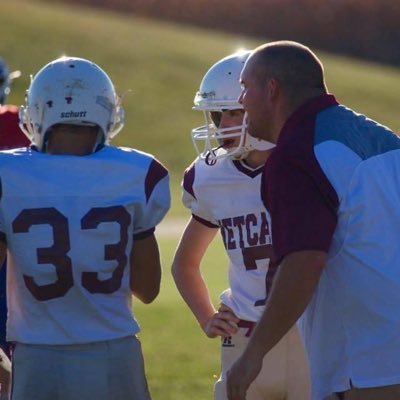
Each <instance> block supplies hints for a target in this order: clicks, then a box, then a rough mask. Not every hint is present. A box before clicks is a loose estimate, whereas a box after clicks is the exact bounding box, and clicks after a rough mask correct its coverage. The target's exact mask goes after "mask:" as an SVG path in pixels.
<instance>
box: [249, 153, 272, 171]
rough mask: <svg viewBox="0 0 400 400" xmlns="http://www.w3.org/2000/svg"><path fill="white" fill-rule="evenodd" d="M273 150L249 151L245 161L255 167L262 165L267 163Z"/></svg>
mask: <svg viewBox="0 0 400 400" xmlns="http://www.w3.org/2000/svg"><path fill="white" fill-rule="evenodd" d="M271 151H272V149H271V150H266V151H258V150H253V151H251V152H250V153H249V155H248V156H247V157H246V159H245V160H244V162H245V163H246V164H247V165H248V166H249V167H251V168H253V169H255V168H258V167H261V166H262V165H264V164H265V163H266V161H267V159H268V157H269V155H270V153H271Z"/></svg>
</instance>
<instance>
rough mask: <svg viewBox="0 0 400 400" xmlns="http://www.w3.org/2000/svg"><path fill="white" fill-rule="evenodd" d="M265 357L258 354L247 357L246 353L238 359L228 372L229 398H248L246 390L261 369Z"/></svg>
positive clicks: (238, 399) (233, 399)
mask: <svg viewBox="0 0 400 400" xmlns="http://www.w3.org/2000/svg"><path fill="white" fill-rule="evenodd" d="M262 362H263V358H262V357H259V356H258V355H256V356H255V357H252V358H251V359H250V357H247V355H246V353H243V355H242V356H241V357H240V358H239V359H237V360H236V362H235V363H234V364H233V365H232V367H231V369H230V370H229V371H228V372H227V380H226V393H227V396H228V400H246V392H247V389H248V388H249V386H250V385H251V383H252V382H253V381H254V379H256V377H257V375H258V374H259V373H260V371H261V367H262Z"/></svg>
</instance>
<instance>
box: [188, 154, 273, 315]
mask: <svg viewBox="0 0 400 400" xmlns="http://www.w3.org/2000/svg"><path fill="white" fill-rule="evenodd" d="M262 169H263V167H260V168H257V169H256V170H252V169H251V168H249V167H248V166H246V164H245V163H244V162H242V161H232V160H231V159H230V158H221V159H219V160H217V162H216V164H215V165H212V166H209V165H207V164H206V163H205V162H204V161H203V160H199V159H196V161H195V162H194V163H193V164H192V165H191V166H190V167H189V168H188V169H187V170H186V171H185V176H184V179H183V185H182V186H183V203H184V205H185V206H186V207H188V208H189V209H190V210H191V211H192V214H193V217H194V218H196V219H197V220H198V221H200V222H201V223H204V224H205V225H207V226H210V227H219V228H220V231H221V235H222V239H223V242H224V246H225V249H226V251H227V254H228V257H229V271H228V276H229V284H230V288H229V289H227V290H225V291H224V292H223V293H222V294H221V301H222V302H223V303H224V304H226V305H227V306H229V307H230V308H231V309H232V310H233V311H234V313H235V314H236V316H237V317H239V318H241V319H244V320H249V321H258V319H259V318H260V317H261V314H262V312H263V310H264V306H265V302H266V298H267V293H268V288H269V287H270V284H271V283H272V278H273V275H274V273H275V271H276V266H275V265H274V264H273V263H272V262H270V258H271V256H272V244H271V233H270V223H269V220H270V218H269V215H268V213H267V212H266V210H265V207H264V205H263V203H262V201H261V195H260V186H261V174H262Z"/></svg>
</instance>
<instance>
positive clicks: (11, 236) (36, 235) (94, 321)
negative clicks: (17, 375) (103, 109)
mask: <svg viewBox="0 0 400 400" xmlns="http://www.w3.org/2000/svg"><path fill="white" fill-rule="evenodd" d="M45 166H46V167H45ZM0 180H1V199H0V232H1V235H2V240H3V241H6V243H7V247H8V250H9V254H8V266H7V268H8V272H9V281H10V282H9V283H10V285H9V321H8V329H9V337H11V338H12V339H13V340H15V341H19V342H25V343H41V342H42V343H43V340H44V335H45V336H46V338H45V339H46V342H45V343H48V344H49V343H52V344H65V343H74V341H75V340H80V341H82V336H86V335H87V337H88V338H91V340H93V337H95V338H96V339H97V340H99V341H100V340H107V339H110V338H113V337H116V336H117V337H123V336H124V335H125V334H126V336H128V335H131V334H132V333H136V332H137V331H138V330H139V329H138V325H137V323H136V321H135V320H134V319H133V318H132V312H131V291H130V286H129V256H130V251H131V248H132V243H133V241H134V240H135V237H136V238H138V237H139V238H140V235H143V234H146V232H151V231H152V230H153V229H154V227H155V226H156V225H157V224H158V223H159V222H160V221H161V219H162V218H163V217H164V215H165V214H166V212H167V210H168V209H169V205H170V195H169V178H168V172H167V170H166V169H165V168H164V167H163V166H162V165H161V164H160V163H159V162H158V161H157V160H155V159H154V158H152V157H151V156H150V155H148V154H146V153H143V152H140V151H137V150H132V149H126V148H116V147H110V146H104V147H103V148H102V149H101V150H99V151H98V152H96V153H93V154H90V155H88V156H83V157H79V156H68V155H48V154H45V153H40V152H37V151H35V150H34V149H18V150H10V151H5V152H0ZM99 181H100V182H101V184H99ZM143 182H144V184H143ZM114 193H115V195H114ZM28 238H29V240H28ZM105 296H107V304H110V306H109V307H104V304H105V303H106V301H105V300H106V297H105ZM61 298H62V301H59V299H61ZM23 299H24V301H25V305H26V304H29V305H30V306H29V307H30V308H29V310H28V312H26V311H23V309H22V307H20V304H21V303H22V302H23ZM39 304H40V307H38V305H39ZM43 306H44V307H43ZM115 310H119V311H117V312H115ZM50 316H51V318H49V317H50ZM57 321H59V322H60V323H59V324H57ZM61 326H63V327H64V328H61Z"/></svg>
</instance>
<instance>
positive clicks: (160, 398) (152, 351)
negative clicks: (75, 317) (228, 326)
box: [134, 237, 227, 400]
mask: <svg viewBox="0 0 400 400" xmlns="http://www.w3.org/2000/svg"><path fill="white" fill-rule="evenodd" d="M218 239H219V238H218ZM159 242H160V251H161V254H162V259H163V261H164V274H163V281H162V288H161V292H160V295H159V297H158V298H157V299H156V301H155V302H154V303H153V304H150V305H143V304H141V303H140V302H139V301H134V310H135V315H136V316H137V318H138V320H139V322H140V324H141V328H142V332H141V335H140V337H141V341H142V345H143V351H144V354H145V362H146V370H147V376H148V380H149V386H150V390H151V392H152V395H153V399H154V400H184V399H188V398H190V399H193V400H197V399H199V400H200V399H211V398H212V393H213V392H212V390H213V385H214V382H215V379H216V376H218V374H219V340H218V339H214V340H211V339H208V338H207V337H206V336H205V335H204V334H203V332H202V331H201V329H200V328H199V326H198V324H197V321H196V320H195V318H194V317H193V316H192V314H191V313H190V311H189V308H188V307H187V306H186V304H185V303H184V301H183V300H182V299H181V297H180V295H179V293H178V291H177V289H176V287H175V285H174V283H173V279H172V277H171V274H170V265H171V262H172V258H173V250H174V249H175V246H176V244H177V238H174V237H171V238H165V237H160V239H159ZM226 263H227V262H226V257H225V254H224V250H223V247H222V244H221V241H220V240H215V241H214V242H213V243H212V245H211V247H210V248H209V251H208V253H207V255H206V258H205V259H204V267H203V268H202V272H203V275H204V277H205V279H206V280H207V282H208V283H209V291H210V295H211V297H212V298H213V300H214V303H215V304H218V296H219V292H220V291H221V289H222V288H225V287H226V286H227V268H226Z"/></svg>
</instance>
